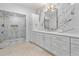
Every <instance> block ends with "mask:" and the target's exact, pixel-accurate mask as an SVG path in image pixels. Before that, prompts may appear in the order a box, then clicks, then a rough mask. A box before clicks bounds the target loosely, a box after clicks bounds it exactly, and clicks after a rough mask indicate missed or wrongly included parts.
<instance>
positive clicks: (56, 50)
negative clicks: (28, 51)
mask: <svg viewBox="0 0 79 59" xmlns="http://www.w3.org/2000/svg"><path fill="white" fill-rule="evenodd" d="M32 35H33V38H32V42H34V43H36V44H37V45H39V46H40V47H42V48H44V49H46V50H48V51H49V52H50V53H52V54H54V55H57V56H69V55H70V38H69V37H65V36H60V35H54V34H46V33H41V32H33V33H32Z"/></svg>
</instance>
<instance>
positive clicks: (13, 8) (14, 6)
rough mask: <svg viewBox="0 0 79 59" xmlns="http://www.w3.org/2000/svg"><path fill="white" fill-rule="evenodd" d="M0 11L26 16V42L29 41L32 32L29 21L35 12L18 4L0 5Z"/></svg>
mask: <svg viewBox="0 0 79 59" xmlns="http://www.w3.org/2000/svg"><path fill="white" fill-rule="evenodd" d="M0 10H5V11H10V12H15V13H20V14H24V15H26V35H27V36H26V39H27V40H26V41H28V40H29V36H30V35H29V32H30V25H29V20H30V16H31V14H32V13H34V12H35V11H33V10H31V9H28V8H24V7H22V6H19V5H17V4H11V3H10V4H7V3H5V4H3V3H0Z"/></svg>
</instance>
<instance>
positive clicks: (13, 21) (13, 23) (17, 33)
mask: <svg viewBox="0 0 79 59" xmlns="http://www.w3.org/2000/svg"><path fill="white" fill-rule="evenodd" d="M25 22H26V16H25V15H22V14H18V13H12V12H8V11H3V10H0V48H2V47H6V46H9V45H11V44H14V43H17V42H24V41H25V39H26V23H25Z"/></svg>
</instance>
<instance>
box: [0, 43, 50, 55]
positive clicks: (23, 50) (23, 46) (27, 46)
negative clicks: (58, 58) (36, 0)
mask: <svg viewBox="0 0 79 59" xmlns="http://www.w3.org/2000/svg"><path fill="white" fill-rule="evenodd" d="M0 56H51V55H50V54H49V53H47V52H46V51H44V50H43V49H41V48H39V47H38V46H36V45H34V44H31V43H18V44H16V46H13V47H7V48H3V49H0Z"/></svg>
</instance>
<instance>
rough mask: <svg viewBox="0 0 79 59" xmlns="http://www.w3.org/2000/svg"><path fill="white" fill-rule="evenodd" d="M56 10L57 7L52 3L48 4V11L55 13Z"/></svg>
mask: <svg viewBox="0 0 79 59" xmlns="http://www.w3.org/2000/svg"><path fill="white" fill-rule="evenodd" d="M55 9H56V6H55V5H54V4H52V3H49V4H47V6H46V11H54V10H55Z"/></svg>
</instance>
